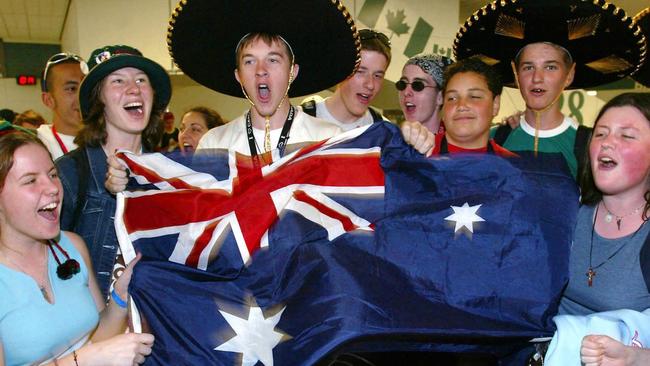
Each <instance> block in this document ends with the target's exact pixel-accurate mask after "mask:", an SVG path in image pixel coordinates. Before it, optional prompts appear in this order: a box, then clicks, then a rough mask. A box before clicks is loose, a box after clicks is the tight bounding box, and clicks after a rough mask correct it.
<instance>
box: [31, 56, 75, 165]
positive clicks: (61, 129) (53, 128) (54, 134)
mask: <svg viewBox="0 0 650 366" xmlns="http://www.w3.org/2000/svg"><path fill="white" fill-rule="evenodd" d="M87 73H88V66H87V65H86V62H85V61H84V60H83V59H82V58H81V57H79V56H77V55H75V54H72V53H57V54H55V55H53V56H52V57H50V58H49V59H48V60H47V63H46V64H45V70H44V71H43V78H42V79H41V100H42V101H43V104H45V106H46V107H48V108H49V109H51V110H52V124H51V125H48V124H42V125H41V126H40V127H39V128H38V129H37V130H36V131H37V134H38V138H39V139H41V141H43V143H44V144H45V146H46V147H47V149H48V150H49V151H50V154H52V158H53V159H56V158H58V157H59V156H61V155H63V154H65V153H67V152H69V151H72V150H74V149H76V148H77V145H76V144H75V143H74V138H75V136H77V132H79V129H80V128H81V113H80V112H79V85H80V84H81V81H82V80H83V78H84V76H85V75H86V74H87Z"/></svg>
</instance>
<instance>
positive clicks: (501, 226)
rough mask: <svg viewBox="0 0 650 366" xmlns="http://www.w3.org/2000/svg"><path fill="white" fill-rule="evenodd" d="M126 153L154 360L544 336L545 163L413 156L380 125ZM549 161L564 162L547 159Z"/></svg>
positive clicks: (570, 218)
mask: <svg viewBox="0 0 650 366" xmlns="http://www.w3.org/2000/svg"><path fill="white" fill-rule="evenodd" d="M275 154H276V155H273V154H268V155H265V156H259V157H258V158H254V159H252V158H250V157H246V156H241V155H238V154H236V153H234V152H221V151H219V152H214V154H208V153H205V154H202V155H201V156H196V157H195V158H194V159H193V160H192V161H191V162H188V161H186V162H184V163H185V164H181V163H179V162H178V161H174V160H172V159H169V158H168V157H165V156H162V155H159V154H153V155H143V156H135V155H132V154H129V153H121V154H120V156H121V158H122V161H123V162H124V163H125V164H126V165H127V166H128V167H129V169H130V171H131V175H132V176H134V177H135V178H136V179H137V181H138V182H139V183H140V184H141V185H142V187H143V189H140V190H134V191H129V192H125V193H124V194H121V195H120V196H119V197H118V210H117V215H116V229H117V231H118V237H119V240H120V246H121V248H122V252H123V253H124V255H125V257H126V258H125V259H127V260H128V259H130V258H132V257H133V256H134V255H135V252H136V251H137V252H142V253H143V259H142V260H141V261H140V263H139V264H138V265H137V266H136V268H135V273H134V276H133V278H132V281H131V285H130V293H131V296H132V298H133V300H134V303H135V304H136V305H137V308H138V310H139V313H140V315H141V316H142V320H143V323H144V324H145V329H146V330H148V331H150V332H151V333H153V334H154V335H155V336H156V342H155V344H154V349H153V353H152V354H151V355H150V356H149V357H148V359H147V364H150V365H169V364H176V365H183V364H184V365H197V364H210V365H261V364H263V365H266V366H270V365H313V364H318V363H320V362H323V361H326V360H328V359H330V358H331V357H333V356H334V355H336V354H337V353H341V352H348V351H364V352H372V351H387V350H395V351H399V350H415V351H417V350H441V351H450V350H456V351H458V350H461V351H471V350H473V349H480V350H481V352H485V351H486V350H487V351H488V352H491V351H490V350H493V352H495V353H498V352H502V351H503V350H502V348H503V347H504V346H508V345H510V344H518V343H520V342H525V341H526V340H528V339H530V338H533V337H543V336H550V335H552V332H553V330H554V329H553V324H552V322H551V317H552V316H553V315H554V314H555V312H556V307H557V301H558V299H559V297H560V294H561V291H562V289H563V287H564V285H565V283H566V281H567V275H568V270H567V268H568V252H569V247H570V245H571V240H572V235H573V227H574V223H575V217H576V212H577V205H578V194H577V189H576V186H575V182H574V181H573V179H572V178H571V176H570V175H568V173H566V174H565V173H562V172H559V171H557V170H556V169H553V166H554V163H555V162H557V160H555V161H554V160H553V158H552V157H550V158H549V159H547V160H542V159H536V160H534V161H529V160H525V159H511V160H506V159H503V158H501V157H497V156H493V155H467V156H461V155H454V156H445V157H439V158H431V159H426V158H424V157H422V156H420V155H419V154H417V153H415V152H414V151H413V150H412V149H411V148H410V147H408V146H407V145H406V144H405V143H404V141H403V140H402V137H401V135H400V133H399V131H398V130H397V129H396V128H395V127H394V126H392V125H390V124H388V123H375V124H373V125H372V126H370V127H369V128H367V129H355V130H353V131H350V132H347V133H345V134H342V135H339V136H336V137H334V138H331V139H329V140H326V141H323V142H320V143H317V144H314V145H310V146H306V147H303V148H301V149H298V150H296V151H294V152H293V153H291V154H288V155H286V156H284V157H279V156H278V155H277V153H275ZM560 159H561V158H560Z"/></svg>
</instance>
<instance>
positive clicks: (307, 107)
mask: <svg viewBox="0 0 650 366" xmlns="http://www.w3.org/2000/svg"><path fill="white" fill-rule="evenodd" d="M300 106H301V107H302V111H303V112H305V113H307V114H308V115H310V116H312V117H316V102H315V101H314V100H313V99H312V100H308V101H306V102H304V103H302V104H301V105H300Z"/></svg>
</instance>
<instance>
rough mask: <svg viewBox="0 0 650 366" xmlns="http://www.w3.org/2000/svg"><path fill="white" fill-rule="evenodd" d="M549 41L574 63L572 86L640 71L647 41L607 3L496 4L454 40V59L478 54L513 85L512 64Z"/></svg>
mask: <svg viewBox="0 0 650 366" xmlns="http://www.w3.org/2000/svg"><path fill="white" fill-rule="evenodd" d="M544 41H547V42H552V43H555V44H557V45H560V46H562V47H564V48H566V49H567V50H568V51H569V52H570V53H571V56H572V57H573V60H574V61H575V63H576V74H575V78H574V80H573V83H572V84H571V88H588V87H593V86H597V85H601V84H606V83H609V82H613V81H616V80H618V79H621V78H624V77H625V76H627V75H629V74H631V73H632V72H634V71H635V70H637V69H638V68H639V66H640V65H641V64H642V63H643V61H644V59H645V56H646V41H645V37H644V36H643V34H642V33H641V31H640V29H639V28H638V27H637V26H636V25H635V24H634V23H633V21H632V18H630V17H628V16H627V15H626V14H625V11H624V10H623V9H621V8H618V7H616V6H614V5H612V4H610V3H608V2H606V1H605V0H496V1H493V2H492V3H491V4H488V5H486V6H484V7H482V8H481V9H479V10H478V11H476V12H475V13H474V14H473V15H472V16H471V17H470V18H469V19H467V21H465V24H464V25H463V26H462V27H461V28H460V30H459V31H458V33H457V34H456V39H455V40H454V54H455V56H456V58H457V59H464V58H467V57H471V56H475V55H476V56H478V57H479V58H481V59H482V60H483V61H485V62H486V63H488V64H491V65H493V66H494V67H495V68H496V69H497V70H499V71H500V72H501V74H502V76H503V79H504V83H506V84H510V85H512V83H513V81H514V76H513V73H512V69H511V66H510V62H511V61H512V60H513V59H514V57H515V55H516V54H517V52H518V51H519V50H520V49H521V48H522V47H523V46H525V45H527V44H530V43H534V42H544Z"/></svg>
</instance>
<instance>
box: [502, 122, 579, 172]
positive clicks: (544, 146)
mask: <svg viewBox="0 0 650 366" xmlns="http://www.w3.org/2000/svg"><path fill="white" fill-rule="evenodd" d="M497 127H498V126H497ZM497 127H493V128H492V129H491V130H490V137H494V134H495V133H496V129H497ZM577 129H578V124H577V123H576V122H575V121H574V120H573V119H571V118H569V117H564V120H563V121H562V123H561V124H560V125H559V126H558V127H555V128H553V129H550V130H539V146H538V149H537V151H539V152H546V153H561V154H562V156H564V160H566V162H567V165H568V166H569V170H571V175H573V177H574V178H575V177H576V175H577V171H578V161H577V160H576V156H575V154H574V152H573V149H574V145H575V140H576V131H577ZM534 144H535V128H533V127H532V126H531V125H529V124H528V122H526V119H525V118H524V116H523V115H522V116H521V119H520V120H519V127H517V128H515V129H514V130H512V132H510V134H509V135H508V138H507V139H506V141H505V142H504V143H503V144H502V145H501V146H503V147H505V148H506V149H508V150H510V151H513V152H517V151H533V149H534V146H535V145H534Z"/></svg>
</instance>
